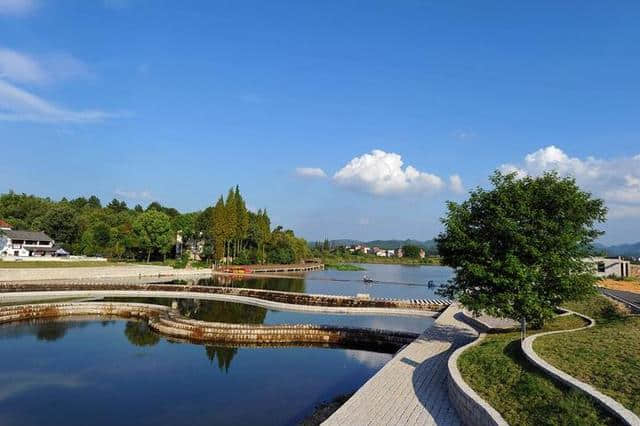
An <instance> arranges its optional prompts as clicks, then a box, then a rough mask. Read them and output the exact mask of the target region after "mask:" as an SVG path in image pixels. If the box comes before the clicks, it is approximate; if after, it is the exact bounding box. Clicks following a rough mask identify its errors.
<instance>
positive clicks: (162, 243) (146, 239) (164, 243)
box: [133, 209, 173, 262]
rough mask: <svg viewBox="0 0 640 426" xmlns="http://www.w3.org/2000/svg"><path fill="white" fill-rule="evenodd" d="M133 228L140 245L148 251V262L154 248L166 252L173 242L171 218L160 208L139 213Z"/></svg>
mask: <svg viewBox="0 0 640 426" xmlns="http://www.w3.org/2000/svg"><path fill="white" fill-rule="evenodd" d="M133 230H134V232H135V234H136V236H137V237H138V242H139V244H140V247H141V248H143V249H144V250H145V251H146V253H147V262H149V260H150V259H151V253H153V251H154V250H157V251H159V252H161V253H163V254H165V253H166V252H167V251H168V248H169V247H171V245H172V243H173V232H172V230H171V220H170V219H169V216H167V215H166V214H165V213H163V212H161V211H158V210H154V209H152V210H147V211H145V212H144V213H141V214H140V215H138V217H136V219H135V221H134V222H133Z"/></svg>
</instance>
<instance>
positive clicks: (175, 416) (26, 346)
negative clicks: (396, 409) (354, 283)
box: [0, 311, 391, 426]
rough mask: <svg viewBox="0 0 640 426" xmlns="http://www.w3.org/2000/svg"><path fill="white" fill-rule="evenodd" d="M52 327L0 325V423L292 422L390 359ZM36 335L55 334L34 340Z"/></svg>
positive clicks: (86, 324) (131, 330) (116, 329)
mask: <svg viewBox="0 0 640 426" xmlns="http://www.w3.org/2000/svg"><path fill="white" fill-rule="evenodd" d="M201 312H202V311H201ZM55 323H57V324H56V327H54V328H50V327H46V330H47V331H42V330H45V329H43V328H42V327H41V326H43V325H44V324H36V323H33V322H31V323H20V324H6V325H4V326H2V327H0V359H2V360H3V362H2V363H0V418H1V419H2V420H1V421H0V423H2V424H7V425H8V424H16V425H24V426H29V425H41V424H65V425H67V426H75V425H78V426H79V425H84V424H86V419H87V418H90V419H91V424H92V425H100V426H101V425H109V426H111V425H113V424H120V425H134V424H135V425H136V426H140V425H149V426H151V425H153V426H158V425H174V424H189V425H191V426H199V425H203V426H204V425H210V424H220V425H232V424H267V425H293V424H296V423H297V422H299V421H300V420H301V419H302V418H304V417H306V415H308V414H309V413H310V412H311V411H313V407H315V406H316V405H317V404H319V403H320V402H322V401H326V400H330V399H332V398H334V397H335V396H336V395H340V394H345V393H349V392H353V391H354V390H355V389H357V388H358V387H359V386H361V385H362V384H363V383H364V382H365V381H366V380H368V379H369V378H370V377H371V376H372V375H373V374H374V373H375V372H376V371H377V369H378V368H379V367H380V365H382V363H384V362H385V361H386V360H388V359H389V358H390V357H391V355H388V354H371V355H368V354H369V353H368V352H366V351H358V350H343V349H324V348H312V347H286V348H247V347H240V348H233V347H219V346H213V345H208V346H205V347H203V346H200V345H193V344H175V343H173V342H171V341H170V340H168V339H166V338H164V337H161V336H156V337H154V336H153V333H152V332H151V330H149V329H148V327H146V324H145V323H144V322H135V321H124V320H117V321H107V322H104V321H100V320H93V321H90V320H87V319H83V320H82V321H79V322H65V321H60V322H55ZM65 326H66V327H65ZM9 329H13V330H9ZM52 329H53V330H55V331H54V332H51V331H50V330H52ZM62 329H64V330H65V332H64V333H63V332H61V331H60V330H62ZM39 332H40V333H43V332H44V334H45V335H47V336H51V335H55V338H56V339H57V340H55V341H52V340H38V339H37V338H36V337H37V336H38V333H39ZM49 333H51V334H49ZM52 342H55V343H52ZM203 352H204V353H203ZM141 354H144V356H140V355H141ZM203 355H205V356H206V358H205V356H203ZM232 364H233V366H232ZM212 367H213V368H212ZM132 377H134V378H136V379H135V380H132ZM248 406H249V407H251V409H250V410H247V407H248ZM165 407H166V409H165Z"/></svg>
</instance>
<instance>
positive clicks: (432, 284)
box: [427, 280, 436, 288]
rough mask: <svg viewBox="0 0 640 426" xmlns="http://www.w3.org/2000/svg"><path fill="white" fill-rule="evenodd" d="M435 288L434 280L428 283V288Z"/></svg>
mask: <svg viewBox="0 0 640 426" xmlns="http://www.w3.org/2000/svg"><path fill="white" fill-rule="evenodd" d="M435 286H436V284H435V283H434V282H433V280H429V281H427V288H434V287H435Z"/></svg>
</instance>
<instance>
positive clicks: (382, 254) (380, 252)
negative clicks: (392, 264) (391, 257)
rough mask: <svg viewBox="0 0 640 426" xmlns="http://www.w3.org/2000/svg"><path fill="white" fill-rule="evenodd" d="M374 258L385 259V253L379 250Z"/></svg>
mask: <svg viewBox="0 0 640 426" xmlns="http://www.w3.org/2000/svg"><path fill="white" fill-rule="evenodd" d="M376 256H378V257H387V252H386V251H385V250H379V251H377V252H376Z"/></svg>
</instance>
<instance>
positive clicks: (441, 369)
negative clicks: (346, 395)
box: [323, 305, 478, 425]
mask: <svg viewBox="0 0 640 426" xmlns="http://www.w3.org/2000/svg"><path fill="white" fill-rule="evenodd" d="M461 315H462V313H461V311H460V309H459V308H458V307H457V306H456V305H451V306H450V307H449V308H447V309H446V310H445V311H444V312H443V313H442V314H441V315H440V316H439V317H438V319H437V320H436V321H435V323H434V325H433V326H432V327H430V328H429V329H428V330H426V331H425V332H424V333H423V334H422V335H421V336H420V337H419V338H418V339H416V340H415V341H414V342H413V343H411V344H409V345H408V346H407V347H405V348H404V349H402V350H401V351H400V352H398V353H397V354H396V356H395V357H394V358H393V359H392V360H391V361H389V362H388V363H387V364H386V365H385V366H384V367H382V369H381V370H380V371H379V372H378V373H377V374H376V375H375V376H373V377H372V378H371V379H370V380H369V381H368V382H367V383H365V384H364V386H362V387H361V388H360V389H359V390H358V391H357V392H356V393H355V394H354V395H353V396H352V397H351V398H350V399H349V400H348V401H347V402H346V403H345V404H344V405H343V406H342V407H340V409H338V410H337V411H336V412H335V413H334V414H333V415H332V416H331V417H329V419H327V421H326V422H324V423H323V424H324V425H346V424H348V425H391V424H393V425H400V424H402V425H410V424H411V425H414V424H415V425H459V424H460V420H459V418H458V415H457V414H456V411H455V409H454V408H453V406H452V405H451V404H450V402H449V396H448V391H447V360H448V359H449V356H450V355H451V353H452V352H453V351H454V350H455V349H456V348H458V347H459V346H462V345H465V344H467V343H469V342H471V341H472V340H473V339H475V338H476V337H477V335H478V333H477V332H476V331H475V330H474V329H473V328H472V327H470V326H469V325H467V324H466V323H464V322H462V321H461V320H460V319H461Z"/></svg>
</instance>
